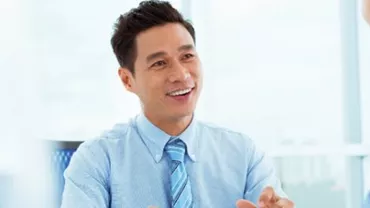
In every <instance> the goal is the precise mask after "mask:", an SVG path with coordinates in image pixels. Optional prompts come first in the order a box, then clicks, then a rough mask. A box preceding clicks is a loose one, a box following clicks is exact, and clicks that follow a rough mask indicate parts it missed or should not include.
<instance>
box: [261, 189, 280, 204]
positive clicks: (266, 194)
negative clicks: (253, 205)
mask: <svg viewBox="0 0 370 208" xmlns="http://www.w3.org/2000/svg"><path fill="white" fill-rule="evenodd" d="M275 198H276V197H275V191H274V189H273V188H272V187H270V186H268V187H266V188H265V189H264V190H263V191H262V193H261V196H260V198H259V200H258V206H260V207H265V206H267V205H270V204H272V203H274V202H275V201H276V199H275Z"/></svg>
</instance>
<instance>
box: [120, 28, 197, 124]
mask: <svg viewBox="0 0 370 208" xmlns="http://www.w3.org/2000/svg"><path fill="white" fill-rule="evenodd" d="M136 49H137V56H136V61H135V64H134V68H135V76H133V75H132V74H131V73H130V72H129V71H128V70H127V69H120V73H119V74H120V77H121V79H122V81H123V82H124V83H125V86H126V88H127V89H128V90H129V91H131V92H133V93H135V94H136V95H137V96H138V97H139V98H140V100H141V102H142V105H143V108H144V112H145V113H146V114H148V115H150V116H159V118H161V119H179V118H182V117H185V116H189V115H191V114H192V113H193V112H194V110H195V107H196V103H197V100H198V97H199V94H200V91H201V88H202V71H201V63H200V60H199V57H198V55H197V53H196V50H195V46H194V41H193V38H192V37H191V35H190V33H189V32H188V31H187V30H186V29H185V27H183V26H182V25H181V24H177V23H168V24H165V25H163V26H157V27H153V28H150V29H148V30H146V31H144V32H141V33H140V34H139V35H138V36H137V37H136Z"/></svg>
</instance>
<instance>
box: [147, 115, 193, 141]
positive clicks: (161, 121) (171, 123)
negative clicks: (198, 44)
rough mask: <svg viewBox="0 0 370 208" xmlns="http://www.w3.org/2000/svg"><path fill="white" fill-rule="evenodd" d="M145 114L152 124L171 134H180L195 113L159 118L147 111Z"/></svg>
mask: <svg viewBox="0 0 370 208" xmlns="http://www.w3.org/2000/svg"><path fill="white" fill-rule="evenodd" d="M144 115H145V117H146V118H147V119H148V120H149V121H150V122H151V123H152V124H154V125H155V126H156V127H158V128H160V129H161V130H162V131H164V132H166V133H167V134H169V135H171V136H178V135H180V134H181V133H182V132H184V131H185V129H186V128H187V127H188V126H189V125H190V122H191V121H192V119H193V115H189V116H184V117H181V118H159V117H158V116H153V115H151V114H150V113H146V112H144Z"/></svg>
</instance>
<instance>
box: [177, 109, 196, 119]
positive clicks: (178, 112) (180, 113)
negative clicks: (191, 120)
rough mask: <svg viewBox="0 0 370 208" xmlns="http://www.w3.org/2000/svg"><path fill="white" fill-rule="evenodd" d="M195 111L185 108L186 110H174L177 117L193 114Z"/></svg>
mask: <svg viewBox="0 0 370 208" xmlns="http://www.w3.org/2000/svg"><path fill="white" fill-rule="evenodd" d="M193 113H194V110H193V109H185V110H176V112H174V113H173V115H174V116H175V117H176V118H182V117H187V116H191V115H192V114H193Z"/></svg>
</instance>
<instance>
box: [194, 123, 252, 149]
mask: <svg viewBox="0 0 370 208" xmlns="http://www.w3.org/2000/svg"><path fill="white" fill-rule="evenodd" d="M197 124H198V125H197V127H198V132H200V133H201V134H202V135H205V136H207V137H209V138H211V139H212V140H216V141H220V142H222V143H223V144H229V145H232V146H235V145H237V146H242V147H247V148H254V146H255V144H254V141H253V140H252V139H251V137H250V136H249V135H247V134H245V133H242V132H239V131H235V130H233V129H230V128H226V127H222V126H219V125H217V124H214V123H211V122H204V121H197Z"/></svg>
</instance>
